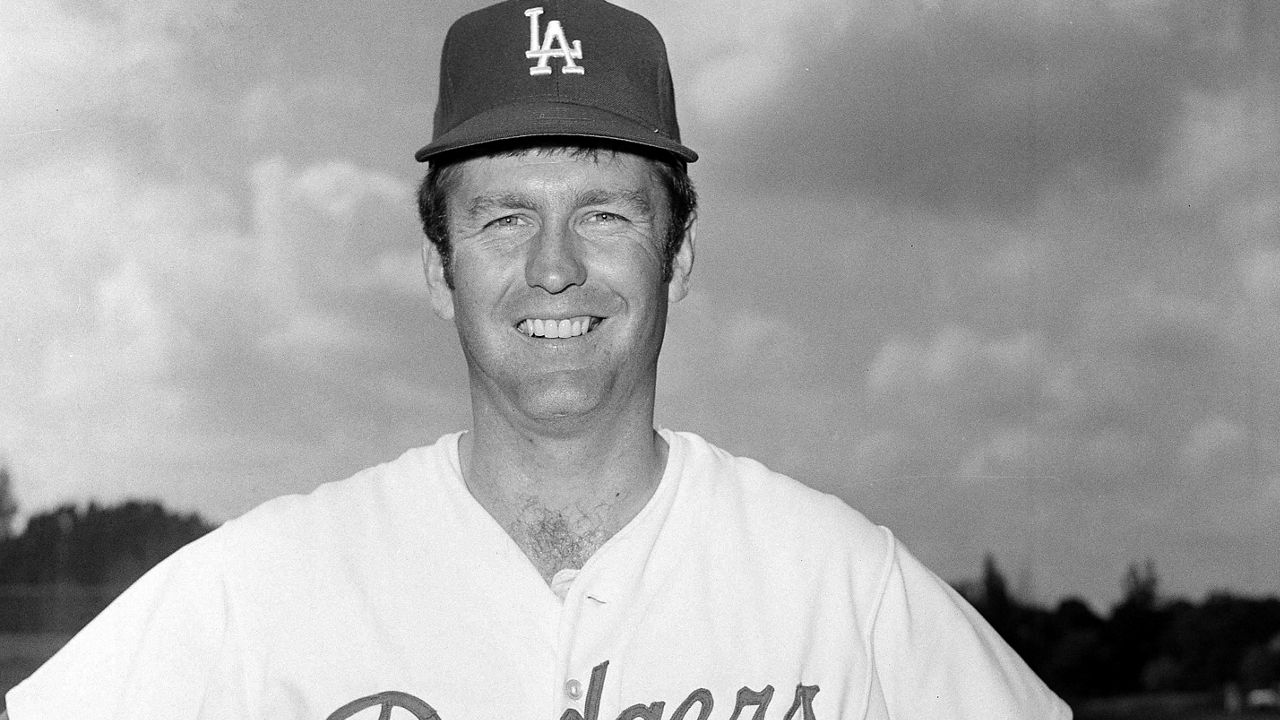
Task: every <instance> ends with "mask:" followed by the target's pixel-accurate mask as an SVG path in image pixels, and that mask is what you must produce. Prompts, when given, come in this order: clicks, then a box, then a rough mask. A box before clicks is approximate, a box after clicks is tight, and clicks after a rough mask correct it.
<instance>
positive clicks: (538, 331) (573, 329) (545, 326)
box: [516, 315, 594, 339]
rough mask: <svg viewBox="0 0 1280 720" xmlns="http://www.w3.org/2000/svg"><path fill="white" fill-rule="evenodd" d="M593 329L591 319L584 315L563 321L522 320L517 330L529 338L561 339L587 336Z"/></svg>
mask: <svg viewBox="0 0 1280 720" xmlns="http://www.w3.org/2000/svg"><path fill="white" fill-rule="evenodd" d="M593 327H594V325H593V324H592V322H591V317H590V316H589V315H582V316H579V317H574V318H565V319H563V320H551V319H546V320H544V319H541V318H529V319H526V320H521V321H520V324H519V325H517V326H516V329H517V330H519V331H520V332H522V333H524V334H525V335H527V336H529V337H542V338H549V339H560V338H573V337H578V336H579V335H586V334H587V333H588V332H590V331H591V329H592V328H593Z"/></svg>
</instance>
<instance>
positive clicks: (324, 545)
mask: <svg viewBox="0 0 1280 720" xmlns="http://www.w3.org/2000/svg"><path fill="white" fill-rule="evenodd" d="M662 437H663V438H665V439H666V441H667V442H668V444H669V445H670V452H669V456H668V462H667V468H666V472H665V474H664V475H663V478H662V481H661V483H660V484H659V486H658V488H657V490H656V491H655V494H654V496H653V498H652V499H651V500H650V501H649V503H648V504H647V505H646V506H645V508H644V509H643V510H642V511H641V512H640V513H639V514H638V515H637V516H636V517H635V518H634V519H633V520H632V521H631V522H630V523H629V524H628V525H627V526H626V527H625V528H623V529H622V530H621V531H620V532H618V533H617V534H616V535H615V536H614V537H613V538H611V539H610V540H609V541H608V542H607V543H605V545H604V546H603V547H601V548H600V550H599V551H598V552H597V553H596V554H595V555H594V556H593V557H592V558H591V559H590V560H589V561H588V562H587V564H586V565H585V566H584V567H583V568H581V570H580V571H579V572H578V573H577V574H576V576H573V577H572V578H571V581H570V580H569V579H567V578H563V577H562V578H561V580H562V584H563V585H565V589H564V596H563V598H561V597H559V596H558V595H557V594H556V593H555V592H553V591H552V590H551V589H550V588H549V587H548V585H547V583H546V582H545V581H544V580H543V578H542V577H541V576H540V575H539V574H538V572H537V571H536V570H535V569H534V567H533V565H532V564H531V563H530V562H529V561H528V559H527V558H526V557H525V556H524V555H523V553H522V552H521V551H520V549H519V548H518V547H517V546H516V545H515V543H514V542H513V541H512V540H511V539H510V538H509V537H508V536H507V535H506V533H505V532H504V531H503V530H502V528H501V527H500V526H499V525H498V524H497V523H496V522H495V521H494V520H493V519H492V518H491V517H490V516H489V515H488V513H486V512H485V510H484V509H483V508H482V507H481V506H480V505H479V504H478V503H477V502H476V501H475V500H474V499H473V498H472V497H471V495H470V493H469V492H468V491H467V488H466V486H465V484H464V483H463V480H462V476H461V472H460V469H459V463H458V454H457V440H458V435H456V434H454V435H448V436H445V437H444V438H442V439H441V440H440V441H439V442H437V443H436V444H435V445H433V446H431V447H427V448H421V449H417V450H411V451H409V452H407V453H405V454H404V455H403V456H402V457H400V458H399V459H398V460H396V461H394V462H391V463H388V464H385V465H380V466H378V467H375V468H372V469H369V470H366V471H364V472H362V473H360V474H358V475H356V476H355V477H353V478H351V479H349V480H346V481H343V482H338V483H331V484H328V485H324V486H322V487H320V488H319V489H317V490H316V491H315V492H313V493H311V494H309V495H307V496H291V497H285V498H280V499H277V500H273V501H271V502H268V503H266V504H264V505H262V506H261V507H259V508H257V509H256V510H253V511H252V512H250V513H248V514H247V515H245V516H243V517H241V518H240V519H237V520H234V521H232V522H229V523H227V524H226V525H224V526H223V527H221V528H219V529H218V530H216V531H214V532H212V533H210V534H209V535H207V536H205V537H204V538H202V539H200V540H198V541H196V542H194V543H192V544H191V545H189V546H187V547H186V548H184V549H182V550H180V551H179V552H178V553H176V554H175V555H173V556H172V557H171V558H169V559H168V560H166V561H165V562H163V563H161V564H160V565H159V566H157V567H156V568H155V569H154V570H153V571H151V572H150V573H148V574H147V575H146V576H145V577H144V578H143V579H141V580H140V581H139V582H138V583H137V584H135V585H134V586H133V587H132V588H130V589H129V590H128V591H126V592H125V593H124V594H123V595H122V596H121V597H120V598H119V599H118V600H117V601H116V602H115V603H114V604H112V605H111V607H109V608H108V609H107V610H106V611H105V612H103V614H102V615H100V616H99V617H98V618H97V619H95V620H94V621H93V622H92V623H91V624H90V625H89V626H88V627H86V628H85V630H84V631H83V632H81V633H80V634H79V635H77V636H76V637H75V638H74V639H73V640H72V641H71V642H70V643H69V644H68V645H67V646H66V647H65V648H64V649H63V650H62V651H61V652H60V653H58V654H57V655H56V656H55V657H54V658H53V659H51V660H50V661H49V662H48V663H47V664H46V665H45V666H44V667H42V668H41V669H40V670H38V671H37V672H36V673H35V674H34V675H33V676H32V677H31V678H30V679H28V680H27V681H26V682H24V683H22V684H21V685H19V686H18V687H17V688H15V689H13V690H12V691H11V692H10V693H9V694H8V697H7V701H8V707H9V712H10V715H11V717H12V718H13V720H39V719H43V718H75V719H76V720H95V719H97V718H103V719H105V718H118V719H120V720H124V719H126V718H128V719H132V718H159V717H173V718H210V719H213V718H218V719H223V718H263V719H266V718H270V719H271V720H292V719H296V720H304V719H305V720H326V719H328V720H342V719H344V718H348V717H350V718H357V719H358V720H374V719H375V718H380V717H389V718H404V719H406V720H407V719H409V718H413V717H417V718H419V720H431V719H432V718H439V720H490V719H497V718H546V719H549V720H556V719H557V718H563V719H565V720H627V719H630V718H649V719H652V720H840V719H843V720H853V719H855V718H856V719H863V718H875V719H881V718H902V719H926V718H927V719H928V720H945V719H947V718H974V719H978V718H981V719H982V720H1000V719H1002V718H1003V719H1009V720H1012V719H1014V718H1017V719H1019V720H1022V719H1026V720H1051V719H1053V718H1069V717H1070V710H1068V709H1067V707H1066V705H1065V704H1064V703H1062V701H1061V700H1059V699H1058V698H1057V697H1056V696H1055V695H1054V694H1053V693H1052V692H1050V691H1049V690H1048V689H1047V688H1046V687H1045V686H1044V685H1043V683H1041V681H1040V680H1039V679H1038V678H1036V676H1035V675H1034V674H1033V673H1032V672H1031V671H1030V670H1029V669H1028V668H1027V667H1026V665H1025V664H1024V663H1023V662H1022V661H1021V660H1020V659H1019V658H1018V657H1017V655H1016V654H1015V653H1014V652H1013V651H1012V650H1011V649H1010V648H1009V647H1008V646H1007V645H1006V644H1005V643H1004V642H1003V641H1002V640H1001V639H1000V638H999V637H998V636H997V635H996V634H995V632H993V631H992V630H991V628H990V627H989V626H988V625H987V624H986V623H985V622H984V621H983V620H982V619H981V618H980V617H979V616H978V614H977V613H976V612H975V611H974V610H973V609H972V608H971V607H970V606H969V605H968V604H967V603H965V601H964V600H963V599H962V598H960V596H959V595H957V594H956V593H955V592H954V591H953V590H952V589H951V588H950V587H949V586H948V585H947V584H946V583H944V582H942V581H941V580H940V579H938V578H937V577H936V576H934V575H933V574H932V573H930V572H929V571H928V570H926V569H925V568H924V567H923V566H921V565H920V563H919V562H918V561H917V560H916V559H915V558H913V557H912V556H911V555H910V554H909V553H908V552H907V551H906V550H905V549H904V548H903V547H902V546H901V545H899V544H898V543H896V542H895V540H894V538H893V536H892V535H891V534H890V533H889V532H888V531H887V530H885V529H883V528H881V527H877V526H875V525H873V524H872V523H870V522H869V521H868V520H866V519H865V518H864V517H863V516H862V515H860V514H858V513H857V512H855V511H854V510H852V509H850V508H849V507H848V506H847V505H845V504H844V503H843V502H841V501H840V500H838V499H837V498H835V497H833V496H830V495H826V494H823V493H819V492H817V491H815V490H812V489H809V488H807V487H805V486H803V485H801V484H800V483H797V482H795V481H794V480H791V479H789V478H787V477H784V476H781V475H778V474H776V473H773V472H770V471H769V470H768V469H766V468H765V467H763V466H762V465H760V464H759V463H756V462H754V461H752V460H746V459H742V458H736V457H733V456H731V455H729V454H727V453H725V452H724V451H722V450H720V449H718V448H716V447H714V446H712V445H710V444H709V443H707V442H706V441H705V440H703V439H702V438H700V437H698V436H696V435H692V434H688V433H677V432H672V431H668V430H663V431H662ZM384 712H386V713H388V714H386V715H383V714H382V713H384Z"/></svg>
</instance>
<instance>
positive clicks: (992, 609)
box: [956, 555, 1280, 699]
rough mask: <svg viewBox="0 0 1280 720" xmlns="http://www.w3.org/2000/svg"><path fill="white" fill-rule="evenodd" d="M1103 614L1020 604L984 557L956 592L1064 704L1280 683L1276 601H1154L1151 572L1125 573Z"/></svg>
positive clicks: (1082, 605)
mask: <svg viewBox="0 0 1280 720" xmlns="http://www.w3.org/2000/svg"><path fill="white" fill-rule="evenodd" d="M1122 586H1123V593H1122V598H1121V600H1120V601H1119V602H1118V603H1116V604H1115V605H1114V606H1113V607H1112V608H1111V609H1110V612H1109V613H1107V614H1106V615H1099V614H1097V613H1095V612H1094V611H1093V609H1092V608H1091V607H1090V606H1089V605H1088V603H1086V602H1085V601H1083V600H1081V599H1079V598H1066V599H1064V600H1062V601H1060V602H1059V603H1058V604H1057V606H1056V607H1054V608H1052V609H1048V608H1044V607H1040V606H1038V605H1036V604H1034V603H1030V602H1025V601H1022V600H1019V599H1018V598H1017V597H1016V596H1015V594H1014V593H1012V592H1010V590H1009V587H1008V583H1007V582H1006V580H1005V577H1004V575H1003V573H1001V571H1000V569H999V567H998V566H997V564H996V561H995V558H994V557H992V556H991V555H988V556H987V557H986V560H985V561H984V563H983V570H982V576H981V578H980V579H979V580H977V581H976V582H962V583H956V588H957V590H959V591H960V593H961V594H962V595H964V596H965V597H966V598H967V599H968V600H969V601H970V602H971V603H972V604H973V605H974V607H975V608H977V610H978V611H979V612H980V613H981V614H982V615H983V617H985V618H986V619H987V622H989V623H991V625H992V627H994V628H995V629H996V631H997V632H999V633H1000V635H1001V636H1002V637H1003V638H1004V639H1005V640H1006V642H1008V643H1009V644H1010V645H1012V646H1013V648H1014V649H1015V650H1017V651H1018V653H1019V654H1020V655H1021V656H1022V657H1023V659H1024V660H1026V661H1027V664H1028V665H1030V666H1031V667H1032V668H1033V669H1034V670H1035V671H1036V672H1037V673H1038V674H1039V675H1040V677H1042V678H1043V679H1044V680H1045V682H1046V683H1047V684H1048V685H1049V686H1050V687H1052V688H1053V689H1054V691H1056V692H1057V693H1059V694H1060V695H1062V696H1063V697H1066V698H1068V699H1082V698H1091V697H1101V696H1109V695H1127V694H1134V693H1142V692H1167V691H1184V692H1192V691H1211V692H1217V691H1220V690H1221V689H1222V688H1224V687H1226V686H1227V685H1230V684H1234V685H1236V686H1237V687H1239V688H1242V689H1243V690H1251V689H1256V688H1267V687H1276V686H1277V684H1278V683H1280V598H1277V597H1265V598H1251V597H1243V596H1239V595H1235V594H1232V593H1229V592H1216V593H1212V594H1210V595H1209V596H1208V597H1207V598H1206V599H1205V600H1204V601H1202V602H1199V603H1193V602H1190V601H1188V600H1185V599H1181V598H1165V597H1162V596H1161V594H1160V592H1159V577H1158V576H1157V573H1156V569H1155V565H1154V563H1152V562H1151V561H1150V560H1147V561H1146V562H1143V563H1134V564H1132V565H1130V566H1129V569H1128V571H1127V572H1126V574H1125V577H1124V578H1123V580H1122Z"/></svg>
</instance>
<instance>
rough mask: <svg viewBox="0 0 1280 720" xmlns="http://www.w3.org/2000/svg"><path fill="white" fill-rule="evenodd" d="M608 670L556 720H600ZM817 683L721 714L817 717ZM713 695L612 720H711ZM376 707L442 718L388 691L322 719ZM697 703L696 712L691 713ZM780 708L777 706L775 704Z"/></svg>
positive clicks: (339, 719)
mask: <svg viewBox="0 0 1280 720" xmlns="http://www.w3.org/2000/svg"><path fill="white" fill-rule="evenodd" d="M608 672H609V661H608V660H606V661H604V662H602V663H600V664H599V665H596V666H595V667H594V668H592V670H591V685H590V686H588V688H587V695H586V698H585V699H584V702H583V708H582V712H579V711H578V710H576V709H574V708H569V709H568V710H565V711H564V714H563V715H561V716H560V720H602V719H601V717H600V696H601V695H602V694H603V693H604V681H605V676H606V675H608ZM818 689H819V688H818V686H817V685H804V684H800V685H796V691H795V696H794V697H793V698H792V700H791V705H790V707H788V708H787V710H786V712H785V713H783V714H781V715H779V714H777V713H774V714H772V715H766V713H767V712H768V710H769V704H770V702H771V701H772V700H773V686H772V685H765V686H764V687H763V688H761V689H760V690H752V689H751V688H749V687H746V686H745V685H744V686H743V687H742V688H741V689H739V690H738V693H737V695H736V697H735V698H734V704H733V711H732V712H731V713H729V714H727V715H725V716H724V717H726V719H727V720H766V718H770V717H772V718H777V720H817V716H816V715H815V714H814V712H813V698H814V696H815V695H817V694H818ZM715 705H716V701H715V697H714V696H713V695H712V694H711V691H710V690H708V689H706V688H698V689H697V690H694V691H693V692H691V693H689V696H688V697H686V698H685V699H684V702H681V703H680V704H679V705H677V706H676V709H675V711H674V712H672V713H671V715H669V716H668V715H666V714H665V713H666V708H667V703H666V701H664V700H654V701H652V702H648V703H636V704H634V705H632V706H630V707H628V708H627V709H625V710H623V711H622V712H621V713H620V714H619V715H618V717H617V718H616V720H711V711H712V709H713V708H714V707H715ZM375 706H377V707H380V708H381V717H384V718H385V717H389V715H390V712H391V708H402V709H404V710H407V711H408V712H409V714H411V715H413V716H414V717H415V718H417V719H418V720H444V719H443V718H441V717H440V715H439V714H437V713H436V711H435V709H434V708H432V707H431V706H430V705H428V704H426V703H425V702H423V701H422V700H419V699H418V698H416V697H414V696H412V695H409V694H408V693H402V692H396V691H388V692H381V693H377V694H375V695H369V696H368V697H362V698H360V699H358V700H353V701H351V702H349V703H347V704H346V705H343V706H342V707H340V708H338V709H337V710H335V711H334V712H333V713H332V714H331V715H329V717H328V718H327V719H326V720H347V719H348V718H350V717H351V716H352V715H355V714H356V713H357V712H360V711H361V710H364V709H366V708H370V707H375ZM694 706H697V708H698V714H697V715H696V716H695V715H693V714H692V713H693V708H694ZM779 707H781V706H779Z"/></svg>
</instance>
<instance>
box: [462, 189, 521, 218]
mask: <svg viewBox="0 0 1280 720" xmlns="http://www.w3.org/2000/svg"><path fill="white" fill-rule="evenodd" d="M533 206H534V202H533V200H532V199H531V198H529V197H528V196H526V195H521V194H520V193H494V194H492V195H477V196H476V197H473V198H471V199H470V200H468V201H467V204H466V206H465V207H464V208H463V209H464V210H465V211H466V213H467V215H468V216H469V217H473V218H474V217H476V216H478V215H483V214H485V213H488V212H490V211H492V210H494V209H517V208H531V207H533Z"/></svg>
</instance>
